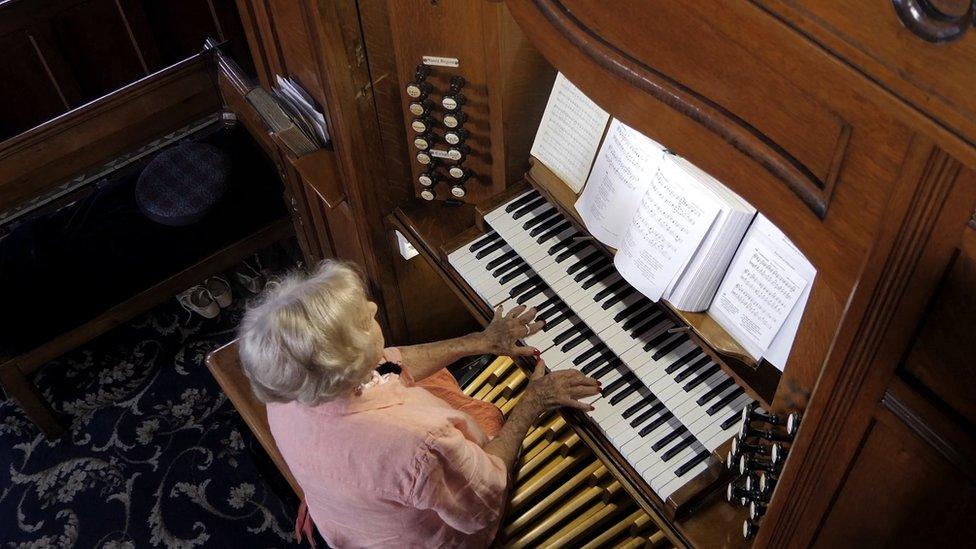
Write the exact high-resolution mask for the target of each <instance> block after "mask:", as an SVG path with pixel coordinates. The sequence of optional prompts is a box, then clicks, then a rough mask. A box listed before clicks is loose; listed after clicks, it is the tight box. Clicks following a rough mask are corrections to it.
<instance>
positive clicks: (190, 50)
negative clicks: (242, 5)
mask: <svg viewBox="0 0 976 549" xmlns="http://www.w3.org/2000/svg"><path fill="white" fill-rule="evenodd" d="M131 4H132V7H129V8H128V9H127V12H126V13H127V14H133V12H134V11H135V9H136V8H137V7H138V8H140V9H141V10H142V11H143V12H144V14H145V20H146V24H147V26H148V29H147V30H149V31H150V32H151V33H152V34H151V36H146V35H144V34H141V33H140V34H138V35H137V39H138V41H139V43H140V45H143V44H147V43H150V42H151V44H152V46H154V47H155V48H156V49H157V50H158V54H159V55H158V63H159V64H158V65H156V66H153V65H151V64H150V69H151V70H158V69H159V68H162V67H165V66H167V65H171V64H173V63H176V62H177V61H179V60H181V59H185V58H187V57H189V56H191V55H193V54H194V53H195V52H197V51H200V48H201V47H203V41H204V40H206V39H207V38H213V39H214V40H218V41H223V40H229V41H230V42H231V43H230V44H229V45H228V46H229V48H230V49H231V51H232V52H233V53H234V57H235V58H236V59H237V60H238V61H239V62H240V63H242V64H244V65H245V67H246V66H247V65H248V63H247V60H248V58H249V57H250V56H249V55H247V54H246V52H247V44H244V43H243V41H244V36H243V32H242V30H241V27H240V21H239V20H238V18H237V15H236V12H235V10H234V8H233V6H234V3H233V0H167V1H166V2H158V1H155V0H136V1H132V2H131ZM136 4H138V6H136ZM129 17H130V19H131V18H133V17H134V14H133V15H129ZM242 53H243V54H244V55H240V54H242Z"/></svg>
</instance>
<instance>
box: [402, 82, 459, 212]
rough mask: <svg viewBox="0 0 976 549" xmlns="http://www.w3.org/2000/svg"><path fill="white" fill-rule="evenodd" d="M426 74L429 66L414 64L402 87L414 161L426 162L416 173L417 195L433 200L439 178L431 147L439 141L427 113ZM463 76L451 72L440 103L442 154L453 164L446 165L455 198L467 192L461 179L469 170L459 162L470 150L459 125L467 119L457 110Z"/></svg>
mask: <svg viewBox="0 0 976 549" xmlns="http://www.w3.org/2000/svg"><path fill="white" fill-rule="evenodd" d="M429 75H430V67H428V66H427V65H418V66H417V68H416V70H415V72H414V77H413V80H411V81H410V82H409V83H408V84H407V87H406V91H407V95H408V96H409V97H410V98H411V102H410V104H409V106H408V108H409V110H410V113H411V114H412V115H413V116H414V118H413V120H412V121H411V124H410V127H411V129H413V130H414V131H415V132H417V135H416V136H415V137H414V140H413V144H414V147H416V149H417V156H416V158H417V162H419V163H420V164H421V165H423V166H426V169H425V170H424V171H423V172H422V173H421V174H420V176H418V182H419V183H420V185H421V187H423V189H422V190H421V192H420V196H421V197H422V198H423V199H425V200H434V199H435V198H436V196H437V191H436V190H435V186H436V185H437V183H438V182H439V181H440V180H441V177H440V176H439V175H438V172H437V168H438V167H439V162H438V161H437V160H436V159H435V158H434V155H433V153H432V152H431V149H432V148H433V147H434V145H435V144H436V143H437V142H438V141H439V138H438V136H437V134H435V133H434V132H433V128H434V126H435V124H436V120H435V119H434V118H433V117H432V116H431V113H432V112H433V109H434V107H435V105H434V102H433V101H431V100H430V98H429V96H430V93H431V91H432V89H433V88H432V86H431V84H430V83H429V82H427V77H428V76H429ZM464 85H465V81H464V78H461V77H460V76H454V77H452V78H451V83H450V89H449V90H448V92H447V93H446V94H444V97H443V98H442V100H441V105H442V106H443V107H444V108H445V109H447V111H448V112H447V113H445V115H444V117H443V119H442V124H443V125H444V126H445V128H447V131H446V132H445V134H444V141H445V142H446V143H447V144H448V145H449V148H448V149H447V151H445V152H444V154H443V156H444V157H446V159H448V160H452V161H455V162H456V164H454V165H452V166H450V167H449V168H448V175H449V176H450V177H451V178H452V179H453V181H452V182H451V195H452V196H453V197H455V198H463V197H464V196H465V195H466V194H467V192H466V191H465V188H464V183H465V182H466V181H467V180H468V178H469V177H470V173H469V172H468V170H467V169H466V168H464V166H463V165H462V163H463V162H464V159H465V157H466V156H467V155H468V153H469V152H470V149H469V147H468V146H467V145H466V144H465V140H467V138H468V131H467V130H466V129H464V128H462V127H461V126H462V125H463V124H464V122H465V121H466V119H467V115H465V114H464V113H462V112H461V111H460V108H461V106H462V105H463V104H464V103H465V102H466V99H465V97H464V94H462V93H461V89H462V88H463V87H464Z"/></svg>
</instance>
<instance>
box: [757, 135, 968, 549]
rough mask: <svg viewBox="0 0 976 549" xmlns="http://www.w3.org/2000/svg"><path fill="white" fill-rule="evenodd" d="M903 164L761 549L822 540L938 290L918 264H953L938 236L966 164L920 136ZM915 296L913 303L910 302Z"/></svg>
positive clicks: (766, 524) (948, 249)
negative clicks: (915, 328) (917, 323)
mask: <svg viewBox="0 0 976 549" xmlns="http://www.w3.org/2000/svg"><path fill="white" fill-rule="evenodd" d="M904 165H905V167H906V170H905V173H904V175H903V176H902V178H901V180H900V181H899V183H898V189H896V191H895V193H894V196H893V198H892V201H891V203H889V207H888V211H887V212H886V219H887V220H888V222H887V224H886V226H885V227H884V228H883V232H882V234H881V235H880V236H879V239H878V241H877V244H876V246H875V249H874V250H873V252H872V253H871V255H870V257H869V259H868V262H867V266H866V269H865V273H864V274H863V275H862V278H861V282H860V285H859V290H858V291H856V292H855V293H854V294H853V296H852V300H851V303H850V304H849V305H848V310H847V314H846V316H845V320H844V322H843V324H842V326H841V329H840V331H839V333H840V334H842V335H841V336H839V337H838V339H837V340H836V341H835V343H834V348H833V350H832V352H831V355H830V356H829V358H828V361H827V364H826V366H825V368H824V370H823V372H822V374H821V377H820V380H819V381H818V383H817V387H816V389H815V390H814V393H813V396H812V397H811V401H810V406H809V408H808V409H807V411H806V414H805V418H804V424H803V425H802V426H801V429H800V432H799V434H798V436H797V439H796V444H794V446H793V448H792V450H791V456H790V457H791V459H790V460H789V461H788V462H787V464H786V468H785V470H784V472H783V476H782V478H781V480H780V484H779V487H778V488H777V491H776V493H775V494H774V497H773V501H772V502H771V505H770V514H769V515H768V516H767V517H766V519H765V521H764V527H763V528H762V529H760V531H759V537H758V539H757V544H758V545H760V546H774V547H780V546H808V545H809V544H811V543H812V542H813V541H814V540H815V537H816V532H817V530H818V528H819V525H820V524H821V522H822V521H823V520H824V518H825V513H826V511H827V509H829V505H830V501H831V499H832V497H833V494H834V493H835V492H836V490H837V489H838V488H839V486H840V485H841V484H842V482H843V476H844V473H845V471H846V469H847V467H848V465H849V463H850V461H851V459H852V458H853V456H854V454H855V453H856V451H857V447H858V445H859V444H860V441H861V440H862V438H863V435H864V433H865V432H866V430H867V429H868V427H869V424H870V420H871V415H870V410H872V409H873V407H874V405H875V404H876V403H877V402H878V401H879V400H880V399H881V398H882V393H883V390H884V386H885V383H886V382H887V380H888V379H889V378H890V377H891V374H892V372H893V370H894V367H895V364H896V362H897V360H898V359H899V357H900V356H901V353H902V352H903V350H904V349H903V348H902V347H904V346H906V345H907V339H908V335H910V334H902V333H900V332H904V331H909V332H910V330H908V329H907V328H906V326H907V325H908V324H910V323H913V321H912V319H917V318H918V315H919V314H920V312H921V309H922V307H923V306H924V302H925V297H926V296H927V293H928V292H926V291H925V290H929V291H931V290H932V289H933V288H934V287H935V285H936V283H937V280H938V277H937V276H933V274H932V273H931V272H926V271H928V270H929V269H919V266H920V265H922V264H925V263H927V264H928V265H927V266H929V267H934V265H932V264H933V263H934V262H936V261H940V262H942V263H943V267H944V264H945V263H946V262H948V261H949V258H950V256H951V246H949V247H946V246H939V245H938V244H936V245H933V244H932V241H931V240H930V237H931V235H932V234H933V232H934V231H936V229H937V226H939V225H942V224H946V223H950V222H951V221H950V218H951V215H952V214H953V213H956V212H955V210H958V207H957V208H947V207H946V205H947V204H951V203H952V201H951V200H948V199H949V197H950V193H952V191H953V190H954V186H956V183H957V179H958V177H959V175H960V172H961V169H962V166H961V164H959V162H958V161H956V160H955V159H954V158H952V157H950V156H949V155H948V154H947V153H945V152H944V151H943V150H941V149H939V148H937V147H935V146H934V145H932V144H931V143H930V142H928V141H927V140H924V139H921V138H916V139H915V140H914V141H913V145H912V147H911V149H910V150H909V154H908V156H907V157H906V159H905V164H904ZM957 187H958V186H957ZM950 210H952V211H950ZM960 221H962V220H960ZM933 249H934V252H935V257H932V255H933ZM931 270H932V271H938V269H935V268H933V269H931ZM938 272H941V271H938ZM909 289H911V291H912V293H913V295H912V297H911V299H906V294H907V293H908V291H909ZM913 308H914V309H917V310H912V309H913ZM912 325H913V324H912Z"/></svg>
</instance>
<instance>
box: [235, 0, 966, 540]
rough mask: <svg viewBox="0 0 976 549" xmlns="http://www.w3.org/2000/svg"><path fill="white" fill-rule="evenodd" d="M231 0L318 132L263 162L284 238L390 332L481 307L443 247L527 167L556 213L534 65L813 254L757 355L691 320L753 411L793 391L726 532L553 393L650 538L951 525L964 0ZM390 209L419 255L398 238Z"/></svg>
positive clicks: (961, 422)
mask: <svg viewBox="0 0 976 549" xmlns="http://www.w3.org/2000/svg"><path fill="white" fill-rule="evenodd" d="M238 5H239V8H240V12H241V14H242V19H243V21H244V24H245V30H246V31H247V33H248V39H249V43H250V46H251V49H252V53H253V54H254V58H255V64H256V66H257V70H258V77H259V80H260V82H261V83H262V84H264V85H265V86H270V85H271V83H272V82H273V79H274V76H275V75H276V74H280V75H287V76H291V77H293V78H296V79H297V80H298V81H299V82H300V83H301V84H302V85H303V86H305V87H306V88H307V89H308V90H309V91H310V93H312V95H313V97H314V98H315V99H316V100H317V101H318V102H320V103H321V104H322V105H323V106H324V107H325V109H326V111H327V114H326V116H327V118H328V120H329V122H330V125H331V127H332V128H333V135H334V141H333V146H334V150H332V151H329V152H328V153H324V154H325V155H327V157H328V158H325V157H324V156H323V158H318V159H316V158H305V157H302V158H297V159H289V160H292V162H290V163H289V164H282V165H281V167H282V176H283V178H284V179H285V180H286V182H287V187H288V192H289V196H290V199H291V204H292V207H293V219H294V221H295V226H296V230H297V232H298V233H299V237H300V241H301V242H302V245H303V248H304V250H305V253H306V255H307V256H308V259H309V260H310V261H312V260H317V259H320V258H323V257H339V258H344V259H350V260H354V261H356V262H358V263H360V264H361V265H362V266H363V267H364V269H365V272H366V274H367V277H368V279H369V282H370V285H371V288H372V290H373V292H374V295H375V297H376V299H377V300H378V301H379V303H380V304H381V305H382V311H383V312H382V315H383V319H382V320H383V324H384V326H385V328H386V330H387V335H388V338H389V339H390V340H391V341H392V342H394V343H406V342H414V341H420V340H430V339H433V338H436V337H442V336H449V335H456V334H459V333H461V332H463V331H465V330H468V329H470V328H471V327H473V326H475V325H476V324H477V323H479V322H480V323H485V322H486V321H487V319H488V318H489V315H490V308H489V307H488V306H487V304H486V303H485V302H484V301H483V300H481V299H480V298H479V297H478V295H477V294H476V293H475V292H474V291H473V290H472V287H471V286H470V285H469V284H468V283H467V282H466V280H465V279H464V277H462V276H461V275H460V274H459V273H458V271H457V270H456V269H455V268H454V267H453V266H452V265H451V263H450V262H449V261H448V254H449V253H451V252H453V251H455V250H457V249H459V248H461V246H462V245H464V244H467V243H470V242H472V241H473V240H475V239H476V238H478V236H479V235H480V234H482V233H483V232H484V231H485V230H487V228H486V224H485V223H484V222H483V220H482V216H483V214H485V213H487V212H489V211H491V210H492V209H494V208H495V207H497V206H498V205H500V204H503V203H505V201H506V200H509V199H511V198H512V197H514V196H516V195H517V194H518V193H519V192H524V191H525V190H526V189H530V188H531V189H534V190H535V191H536V192H538V193H539V194H540V195H542V196H544V197H546V199H547V200H549V201H550V202H551V203H552V204H554V205H555V206H556V207H557V208H558V209H559V211H560V212H561V213H562V214H563V215H565V216H566V217H567V218H568V219H570V220H572V221H574V222H576V223H577V224H578V218H576V217H575V216H574V214H573V202H574V200H575V195H574V194H573V193H572V192H571V191H569V190H568V189H567V188H565V187H564V186H562V185H560V184H559V182H558V181H553V180H552V179H551V178H549V177H547V176H546V173H545V170H540V169H538V168H533V169H532V170H531V171H529V164H528V149H529V146H530V145H531V141H532V137H533V135H534V132H535V128H536V126H537V124H538V121H539V119H540V116H541V113H542V109H543V108H544V106H545V100H546V97H547V95H548V91H549V88H550V86H551V83H552V80H553V75H554V69H556V70H558V71H560V72H562V73H563V74H564V75H565V76H566V77H567V78H568V79H569V80H571V81H572V82H573V83H574V84H575V85H576V86H577V87H579V88H580V89H581V90H582V91H583V92H584V93H586V95H588V96H589V97H590V98H592V99H593V100H594V101H595V102H596V103H598V104H599V105H600V106H601V107H603V108H604V109H605V110H607V111H608V112H609V113H610V114H611V115H612V116H613V117H614V118H617V119H620V120H621V121H623V122H625V123H626V124H628V125H629V126H631V127H633V128H635V129H637V130H639V131H641V132H642V133H644V134H646V135H647V136H649V137H651V138H653V139H654V140H656V141H659V142H660V143H663V144H665V145H666V146H667V147H668V148H670V149H671V150H673V151H675V152H677V153H678V154H680V155H681V156H683V157H685V158H687V159H689V160H690V161H692V162H693V163H694V164H696V165H698V166H699V167H701V168H702V169H704V170H705V171H707V172H708V173H709V174H711V175H713V176H714V177H716V178H717V179H719V180H721V181H722V182H723V183H725V184H726V185H727V186H729V187H730V188H731V189H732V190H734V191H735V192H736V193H738V194H739V195H741V196H742V197H744V198H745V199H746V200H748V201H749V202H750V203H752V204H753V205H754V206H756V208H757V209H758V210H759V211H760V212H762V213H763V214H764V215H765V216H766V217H768V218H769V219H770V220H771V221H772V222H773V223H775V224H776V225H777V226H778V227H779V228H780V229H782V230H783V231H784V232H785V233H786V234H787V235H788V237H789V238H790V239H791V240H792V241H793V242H794V243H795V244H796V245H797V247H798V248H800V249H801V250H802V252H803V253H804V254H805V255H806V256H807V257H808V258H809V259H810V261H811V262H812V263H813V264H814V265H815V267H816V268H817V272H818V274H817V277H816V279H815V282H814V285H813V289H812V293H811V296H810V299H809V302H808V303H807V306H806V310H805V313H804V316H803V320H802V323H801V325H800V329H799V332H798V335H797V338H796V341H795V343H794V345H793V348H792V352H791V354H790V359H789V362H788V363H787V365H786V367H785V370H784V371H783V372H782V373H781V374H780V373H779V372H778V371H775V370H774V369H770V368H759V369H758V370H756V369H752V368H749V367H747V366H744V365H743V364H741V363H739V362H737V361H736V360H734V359H733V358H730V357H728V356H725V355H723V354H722V352H720V351H719V350H717V349H716V347H715V346H713V345H711V344H710V342H709V341H708V340H707V339H703V338H697V336H693V337H695V338H696V343H698V344H699V345H701V346H702V347H703V350H704V352H705V353H706V354H707V355H708V356H709V357H710V358H711V359H712V360H714V361H715V362H716V363H717V364H719V365H720V366H721V369H722V370H723V371H724V372H725V374H727V375H728V376H730V377H731V378H732V379H734V380H735V382H736V383H737V384H739V385H741V386H742V388H743V389H744V391H745V393H746V394H748V395H749V396H750V397H752V398H753V399H754V400H755V401H757V402H758V403H759V404H760V405H761V406H762V407H764V408H766V409H768V410H770V411H773V412H777V413H783V412H789V411H800V412H802V414H803V421H802V424H801V426H800V429H799V432H798V434H797V435H796V438H795V440H794V442H793V444H792V447H791V448H790V450H789V457H788V458H787V460H786V463H785V467H784V468H783V470H782V473H781V475H779V477H778V479H777V481H776V484H775V489H774V490H772V493H771V499H770V500H769V502H768V507H766V509H765V517H764V518H763V520H762V523H761V527H759V529H758V532H756V533H755V538H754V540H753V541H744V540H743V536H742V533H741V529H742V528H741V526H742V523H743V519H744V517H745V514H744V511H743V510H742V509H741V508H738V507H733V506H731V505H729V504H728V503H726V502H725V501H724V499H723V498H722V497H721V495H720V490H716V487H717V486H718V485H717V484H715V483H714V482H702V483H698V482H697V481H695V482H689V483H688V485H687V486H685V487H684V488H683V489H682V493H683V494H684V495H683V496H682V497H684V498H686V499H685V500H684V501H683V502H675V501H674V499H675V498H667V500H664V499H662V498H660V497H658V496H657V495H655V494H654V493H653V492H652V491H651V490H649V489H648V485H647V483H646V482H644V481H643V480H642V479H641V478H640V477H639V476H638V475H636V474H635V471H634V469H633V468H632V467H631V465H629V464H628V463H627V462H626V460H624V459H623V458H622V457H621V455H620V454H619V452H617V451H616V450H615V449H614V447H613V446H612V445H611V444H609V443H608V442H607V440H606V439H605V437H603V435H602V434H601V433H600V431H599V429H597V428H596V427H595V426H594V424H593V422H592V420H591V419H589V418H587V417H585V416H584V415H581V414H567V415H566V417H567V418H568V423H569V424H570V426H571V427H572V429H573V430H574V431H575V432H576V433H577V435H578V436H579V437H580V438H581V439H582V440H583V441H584V442H585V443H586V444H587V445H588V446H589V447H590V448H592V449H593V450H594V451H595V453H596V454H597V455H598V456H599V457H600V458H601V459H602V460H603V462H604V463H605V464H606V466H607V468H608V470H609V471H610V473H611V474H612V475H613V476H614V478H615V479H616V480H617V481H619V483H620V485H621V486H622V487H623V488H624V489H625V491H626V492H627V493H629V494H630V496H631V497H633V498H634V500H635V501H637V503H638V504H639V505H640V506H641V507H642V508H643V510H644V511H645V512H646V513H647V514H648V516H649V517H651V519H652V520H653V521H654V522H655V523H656V524H657V526H658V527H659V528H660V529H661V531H662V532H663V533H664V534H665V535H666V536H667V538H668V540H669V542H670V543H672V544H674V545H678V546H693V547H720V546H738V545H742V544H748V543H755V544H757V545H759V546H773V547H780V546H810V545H817V546H824V547H830V546H837V545H848V544H855V543H857V544H860V545H870V546H874V545H891V544H895V543H910V542H912V541H914V542H916V543H926V542H927V543H930V544H931V543H935V544H942V545H949V544H960V542H969V543H972V541H973V539H976V532H974V531H973V529H972V528H973V527H972V525H971V524H969V523H967V522H966V520H965V518H966V517H968V516H972V511H973V508H974V507H973V506H974V501H976V499H974V496H976V489H974V487H976V484H974V479H976V467H974V459H976V440H974V437H973V432H974V426H976V415H974V409H973V405H972V398H971V394H972V390H973V387H974V385H976V374H974V369H973V364H974V363H976V360H974V356H976V355H974V352H973V351H974V348H973V343H972V341H973V338H972V336H973V329H974V327H976V323H974V312H973V305H974V303H973V288H974V285H976V275H974V268H973V265H974V257H976V256H974V254H976V248H974V239H976V236H974V235H976V220H974V219H973V218H972V216H973V211H974V206H976V178H974V172H973V170H974V169H976V99H974V97H976V96H973V94H972V93H971V89H972V87H973V85H974V84H976V72H974V71H973V70H972V67H973V63H974V61H976V32H974V31H973V30H972V29H970V28H969V27H971V26H972V24H973V17H974V15H973V14H974V7H973V5H972V2H970V1H955V2H950V1H938V2H937V1H934V0H929V1H924V2H923V1H921V0H894V1H888V0H871V1H866V2H857V3H832V4H826V3H817V2H807V1H803V0H750V1H746V2H738V3H726V2H698V3H687V2H683V3H676V2H663V1H661V2H637V1H631V0H622V1H619V2H613V3H605V2H588V1H582V0H562V1H556V0H507V1H506V2H504V3H501V2H490V1H487V0H451V1H425V0H410V1H407V0H388V1H386V2H382V1H361V2H356V1H354V0H335V1H333V2H325V1H316V2H307V3H306V2H298V1H291V0H280V1H279V0H276V1H273V2H262V1H258V0H238ZM425 56H426V57H427V58H428V59H427V61H426V62H425ZM455 65H456V66H455ZM424 67H427V68H424ZM455 76H461V77H463V79H464V80H463V82H461V81H460V80H456V79H455V80H454V81H453V84H454V87H453V88H452V77H455ZM457 93H460V94H462V95H464V96H465V99H464V100H463V101H457V102H455V101H450V102H448V103H447V104H445V102H444V100H445V98H446V97H447V96H449V95H451V96H453V95H456V94H457ZM418 99H419V101H418ZM424 101H428V103H426V104H424ZM413 103H418V106H416V107H414V105H413ZM458 106H459V107H460V108H458ZM414 108H415V109H416V112H415V111H414V110H413V109H414ZM452 113H453V114H459V113H460V114H463V119H464V120H463V121H462V122H460V123H459V124H457V127H460V128H462V129H465V130H466V135H465V136H464V137H463V144H465V145H467V146H468V148H467V149H466V150H465V152H463V153H462V157H463V160H462V161H461V162H458V161H457V160H451V159H444V158H441V157H440V156H437V155H430V156H431V158H430V159H431V160H433V159H437V160H443V162H438V166H439V167H438V179H440V181H441V182H440V183H437V184H436V185H435V186H434V193H433V194H432V195H426V196H425V195H424V191H425V190H428V188H429V187H431V185H430V184H428V183H427V182H426V181H425V180H423V179H422V178H423V177H424V176H425V175H424V174H425V173H426V172H427V171H428V168H429V166H430V164H429V163H424V162H420V161H419V160H418V156H417V155H418V154H419V153H422V152H428V151H431V150H432V149H439V148H440V147H443V149H442V152H443V154H445V155H446V154H447V153H446V149H447V146H448V145H452V144H453V143H451V142H449V141H447V140H446V132H448V131H450V130H452V129H454V126H450V125H448V124H445V123H444V117H445V116H446V115H448V114H452ZM431 128H434V129H431ZM428 132H430V133H428ZM418 137H432V139H428V140H425V141H424V142H422V143H418V142H417V139H418ZM438 154H441V152H439V153H438ZM326 160H327V161H328V162H325V161H326ZM323 162H324V163H323ZM454 163H459V164H461V165H462V167H463V168H465V169H466V170H467V172H466V173H465V174H462V176H467V177H468V178H467V179H463V180H462V181H463V192H454V190H453V189H454V187H455V185H453V184H452V183H451V180H450V177H451V176H450V175H449V174H446V173H444V172H446V171H449V170H450V168H451V166H453V165H454ZM293 168H294V169H293ZM523 175H524V176H523ZM579 228H580V229H581V230H583V228H582V227H581V226H580V227H579ZM396 233H400V234H401V235H402V236H404V237H406V239H407V240H409V241H410V243H412V244H413V246H414V247H415V248H416V249H417V250H418V251H419V252H420V256H421V257H420V258H417V259H412V260H405V259H403V258H402V257H401V256H400V255H399V254H398V253H397V251H396V249H397V246H396ZM669 314H670V313H669ZM685 320H686V319H685V318H683V317H680V316H675V317H674V321H675V322H678V323H681V322H684V321H685ZM724 449H725V448H724V447H723V448H722V450H720V451H716V452H715V456H721V455H723V453H724ZM710 459H715V461H716V465H717V466H716V467H714V468H711V469H720V468H721V462H720V461H721V460H720V459H716V458H710ZM711 469H710V470H711ZM712 472H715V471H712ZM712 480H714V479H712ZM699 484H700V485H699ZM679 503H680V504H679Z"/></svg>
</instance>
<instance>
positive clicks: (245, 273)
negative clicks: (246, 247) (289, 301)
mask: <svg viewBox="0 0 976 549" xmlns="http://www.w3.org/2000/svg"><path fill="white" fill-rule="evenodd" d="M233 272H234V279H235V280H237V282H238V283H239V284H240V285H241V286H243V287H244V289H245V290H247V291H248V292H251V293H252V294H259V293H261V291H262V290H264V289H265V288H271V287H274V286H276V285H278V284H279V283H280V281H281V277H279V276H277V275H275V274H273V273H272V271H271V269H268V268H265V267H264V266H262V265H261V258H260V257H259V256H258V255H257V254H255V255H254V256H253V257H251V258H250V259H248V260H245V261H242V262H241V263H240V264H238V265H237V266H236V267H234V271H233Z"/></svg>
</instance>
